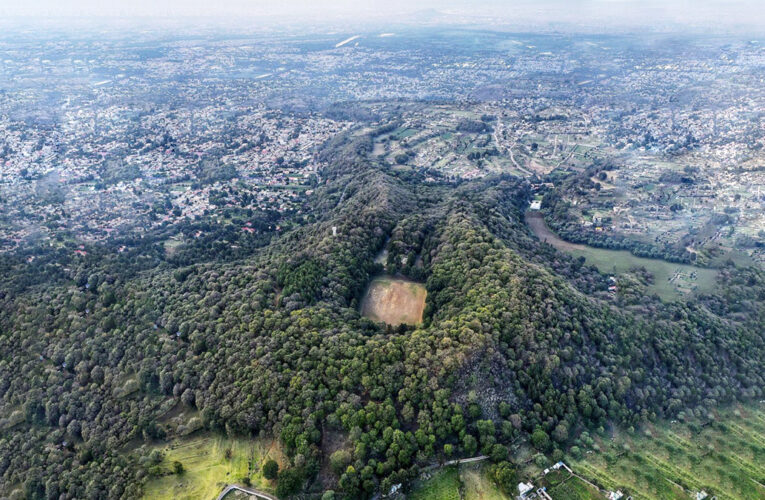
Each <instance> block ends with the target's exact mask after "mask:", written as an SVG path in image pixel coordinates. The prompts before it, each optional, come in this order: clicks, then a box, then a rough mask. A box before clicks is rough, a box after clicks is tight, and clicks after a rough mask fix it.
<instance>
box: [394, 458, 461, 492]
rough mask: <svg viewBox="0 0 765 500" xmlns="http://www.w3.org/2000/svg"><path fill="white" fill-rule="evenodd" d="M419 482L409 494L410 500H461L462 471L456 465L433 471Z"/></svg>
mask: <svg viewBox="0 0 765 500" xmlns="http://www.w3.org/2000/svg"><path fill="white" fill-rule="evenodd" d="M430 474H432V475H431V477H430V478H429V479H427V480H425V481H421V482H418V483H417V484H415V485H414V487H413V488H412V492H411V493H410V494H409V495H408V496H407V498H408V499H409V500H460V473H459V469H458V468H457V467H456V466H453V467H447V468H445V469H439V470H436V471H434V472H431V473H430Z"/></svg>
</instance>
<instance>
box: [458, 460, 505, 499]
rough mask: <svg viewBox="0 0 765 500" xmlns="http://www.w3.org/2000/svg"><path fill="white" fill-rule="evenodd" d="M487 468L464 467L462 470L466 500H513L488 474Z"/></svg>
mask: <svg viewBox="0 0 765 500" xmlns="http://www.w3.org/2000/svg"><path fill="white" fill-rule="evenodd" d="M486 469H487V467H486V466H475V465H464V466H462V468H461V470H460V480H461V481H462V485H463V487H464V490H463V491H464V493H465V496H464V497H463V499H464V500H511V499H512V497H511V496H510V495H505V494H504V493H503V492H502V491H501V490H500V489H499V488H498V487H497V485H496V484H495V483H494V481H492V480H491V478H490V477H489V475H488V474H487V470H486Z"/></svg>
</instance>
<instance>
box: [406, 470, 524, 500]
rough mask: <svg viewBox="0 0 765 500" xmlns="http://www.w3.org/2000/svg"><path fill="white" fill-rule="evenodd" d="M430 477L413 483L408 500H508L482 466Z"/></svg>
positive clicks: (437, 472) (440, 472) (433, 473)
mask: <svg viewBox="0 0 765 500" xmlns="http://www.w3.org/2000/svg"><path fill="white" fill-rule="evenodd" d="M431 474H432V476H431V477H430V478H429V479H427V480H425V481H420V482H419V483H417V484H416V485H415V486H414V488H413V490H412V493H411V494H410V495H409V496H408V497H407V498H409V499H410V500H449V499H461V500H511V499H512V497H511V496H509V495H506V494H505V493H503V492H502V491H501V490H500V489H499V488H498V487H497V485H496V484H494V482H493V481H492V480H491V478H490V477H489V475H488V466H487V465H485V464H464V465H460V466H451V467H447V468H444V469H440V470H437V471H435V472H432V473H431Z"/></svg>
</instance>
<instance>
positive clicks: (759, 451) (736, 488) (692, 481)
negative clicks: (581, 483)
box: [553, 405, 765, 500]
mask: <svg viewBox="0 0 765 500" xmlns="http://www.w3.org/2000/svg"><path fill="white" fill-rule="evenodd" d="M762 406H763V405H760V407H757V408H753V407H745V406H739V407H737V408H735V409H732V410H726V411H725V412H721V413H720V414H719V415H717V417H716V418H715V420H713V421H711V422H709V423H698V422H694V423H691V424H684V423H678V422H674V423H665V424H662V425H657V426H652V427H649V428H647V429H644V430H642V432H638V433H636V434H634V435H628V434H626V433H618V434H616V435H615V436H614V437H613V439H611V440H597V439H596V444H597V445H598V447H599V448H600V449H599V451H594V452H593V453H588V454H586V455H584V457H583V459H581V460H573V461H571V462H570V466H571V468H572V469H573V470H574V471H575V472H577V473H578V474H579V475H581V476H582V477H585V478H587V479H589V480H591V481H592V482H594V483H596V484H598V485H599V486H600V487H601V488H608V489H611V490H615V489H621V490H622V491H623V492H625V493H626V494H628V495H632V497H633V498H634V499H635V500H639V499H653V498H666V499H671V498H678V499H688V498H690V497H691V495H692V494H695V492H697V491H701V490H703V491H706V492H707V493H708V494H709V495H710V497H711V496H715V495H716V496H717V498H718V499H720V500H723V499H741V500H743V499H747V500H749V499H765V409H763V407H762ZM553 498H554V499H555V500H558V498H557V497H555V496H553Z"/></svg>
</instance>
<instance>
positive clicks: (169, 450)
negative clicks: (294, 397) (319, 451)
mask: <svg viewBox="0 0 765 500" xmlns="http://www.w3.org/2000/svg"><path fill="white" fill-rule="evenodd" d="M154 449H160V451H162V453H163V455H164V458H163V460H162V463H161V464H160V470H161V473H162V474H163V475H161V476H160V477H155V478H152V479H150V480H149V481H148V482H147V483H146V485H145V487H144V498H146V499H214V498H215V497H216V496H217V495H218V494H219V493H220V492H221V491H222V490H223V488H224V487H225V486H226V485H227V484H230V483H241V482H242V478H244V477H245V476H248V477H250V480H251V481H252V485H253V486H254V487H256V488H259V489H262V490H271V489H272V485H271V483H270V482H269V481H268V480H266V479H265V478H263V476H262V474H261V468H262V466H263V463H265V461H266V460H267V459H269V458H273V459H274V460H276V461H277V462H279V463H280V464H283V460H284V457H283V456H282V454H281V452H280V450H279V449H278V447H277V446H276V445H274V444H273V442H272V441H265V440H250V439H245V438H238V439H230V438H225V437H221V436H215V435H212V434H205V435H197V436H194V437H191V438H184V439H181V440H176V441H173V442H172V443H170V444H168V445H165V446H162V447H159V448H154ZM149 451H151V450H147V451H146V454H148V452H149ZM176 461H177V462H180V463H181V464H183V469H184V472H183V473H182V474H180V475H175V474H172V472H171V467H172V464H173V462H176Z"/></svg>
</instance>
